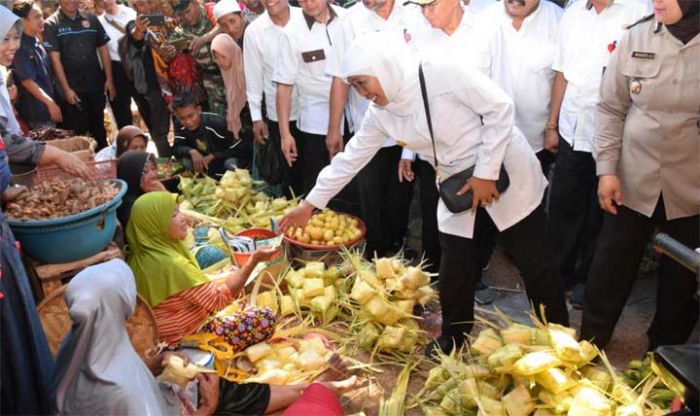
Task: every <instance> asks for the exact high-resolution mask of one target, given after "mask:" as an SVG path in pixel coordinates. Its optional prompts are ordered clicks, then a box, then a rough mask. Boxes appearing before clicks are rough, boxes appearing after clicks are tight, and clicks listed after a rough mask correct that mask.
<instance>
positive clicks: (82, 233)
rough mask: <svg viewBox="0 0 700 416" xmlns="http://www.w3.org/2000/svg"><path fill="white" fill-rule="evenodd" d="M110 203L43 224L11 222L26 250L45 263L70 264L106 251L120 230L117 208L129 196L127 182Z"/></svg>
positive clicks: (117, 180) (43, 221)
mask: <svg viewBox="0 0 700 416" xmlns="http://www.w3.org/2000/svg"><path fill="white" fill-rule="evenodd" d="M110 181H111V182H119V184H120V185H121V188H120V189H119V192H117V194H116V195H115V196H114V198H112V200H110V201H109V202H107V203H105V204H102V205H100V206H97V207H95V208H92V209H90V210H87V211H83V212H81V213H78V214H74V215H70V216H68V217H62V218H55V219H50V220H40V221H17V220H9V219H8V223H9V224H10V227H11V228H12V233H13V234H14V235H15V238H16V239H17V240H19V241H20V242H21V243H22V251H24V253H26V254H27V255H28V256H30V257H32V258H34V259H36V260H38V261H40V262H42V263H68V262H71V261H76V260H82V259H85V258H87V257H90V256H92V255H95V254H97V253H99V252H100V251H102V250H104V248H105V247H107V245H108V244H109V242H110V241H112V238H113V237H114V230H115V229H116V227H117V208H118V207H119V205H121V203H122V197H123V196H124V194H125V193H126V188H127V185H126V182H124V181H122V180H119V179H110Z"/></svg>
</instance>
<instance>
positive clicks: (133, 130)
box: [95, 126, 148, 162]
mask: <svg viewBox="0 0 700 416" xmlns="http://www.w3.org/2000/svg"><path fill="white" fill-rule="evenodd" d="M147 147H148V136H147V135H146V133H144V131H143V130H141V129H140V128H138V127H136V126H124V127H122V128H121V129H119V133H117V138H116V139H114V143H112V145H111V146H108V147H105V148H104V149H102V150H100V151H99V152H98V153H97V154H96V155H95V162H104V161H106V160H114V159H119V158H120V157H121V156H122V155H123V154H124V153H125V152H128V151H129V150H141V151H145V150H146V148H147Z"/></svg>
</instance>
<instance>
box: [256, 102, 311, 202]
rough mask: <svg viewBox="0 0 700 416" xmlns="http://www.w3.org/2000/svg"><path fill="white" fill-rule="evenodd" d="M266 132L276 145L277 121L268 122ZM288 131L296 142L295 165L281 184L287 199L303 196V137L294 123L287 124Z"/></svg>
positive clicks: (279, 136)
mask: <svg viewBox="0 0 700 416" xmlns="http://www.w3.org/2000/svg"><path fill="white" fill-rule="evenodd" d="M263 108H264V107H263ZM267 130H268V132H269V133H270V138H272V139H274V140H275V141H276V142H277V143H280V142H281V140H282V139H281V135H280V125H279V123H278V122H277V121H272V120H268V121H267ZM289 131H290V132H291V133H292V136H294V138H295V139H296V142H297V163H294V164H293V165H292V167H291V168H290V170H289V175H288V179H287V181H285V183H283V184H282V188H283V190H282V192H283V193H284V196H285V197H287V198H291V197H292V196H299V195H303V194H304V172H303V170H302V166H303V165H304V146H303V143H304V137H302V135H301V132H300V131H299V130H298V129H297V123H296V121H290V122H289Z"/></svg>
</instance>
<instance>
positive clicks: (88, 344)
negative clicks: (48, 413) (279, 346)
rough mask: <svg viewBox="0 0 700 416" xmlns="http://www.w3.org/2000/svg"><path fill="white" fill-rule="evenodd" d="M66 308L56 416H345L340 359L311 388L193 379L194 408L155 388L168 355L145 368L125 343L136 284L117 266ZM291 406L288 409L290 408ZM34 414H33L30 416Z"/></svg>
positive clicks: (76, 281) (93, 277) (348, 382)
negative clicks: (340, 395) (281, 414)
mask: <svg viewBox="0 0 700 416" xmlns="http://www.w3.org/2000/svg"><path fill="white" fill-rule="evenodd" d="M65 299H66V305H67V307H68V314H69V315H70V318H71V320H72V321H73V325H72V326H71V329H70V332H69V333H68V335H66V338H65V341H64V342H63V343H62V344H61V349H60V351H59V352H58V356H57V357H56V365H55V367H54V371H53V377H52V378H53V383H52V384H53V386H54V394H53V398H52V402H53V407H54V412H53V413H52V414H60V415H66V416H68V415H76V416H85V415H95V416H98V415H134V416H136V415H138V416H141V415H154V416H155V415H158V416H161V415H173V416H178V415H191V416H205V415H212V414H216V415H262V414H269V413H275V412H280V411H281V410H284V409H285V408H286V409H287V410H286V411H285V413H284V414H285V415H287V414H291V415H324V416H336V415H338V416H339V415H342V414H343V413H342V408H341V407H340V402H339V401H338V398H337V394H338V393H342V392H344V391H347V390H349V389H351V388H352V387H353V386H354V384H355V381H356V377H354V376H353V377H350V378H348V379H345V380H342V381H333V380H338V379H339V378H341V377H343V376H344V375H343V373H344V371H345V369H344V363H343V362H342V360H340V359H339V357H338V355H333V357H332V358H331V359H330V360H329V362H328V365H329V369H328V370H326V371H325V372H324V373H322V374H321V375H320V376H319V377H318V378H317V379H316V383H314V384H310V385H309V384H296V385H292V386H274V385H269V384H259V383H245V384H238V383H234V382H230V381H228V380H225V379H219V377H217V376H216V375H213V374H208V373H206V374H205V373H202V374H199V375H198V376H197V377H196V378H197V381H198V386H197V389H198V391H199V400H198V403H192V402H191V401H190V400H189V399H188V398H186V397H185V395H177V396H176V394H175V393H174V392H173V391H172V390H171V389H169V388H168V387H166V386H164V385H159V384H158V381H157V380H156V378H155V377H154V376H155V375H159V374H161V372H162V371H163V367H164V366H167V363H168V361H169V360H170V358H171V357H172V355H174V354H176V355H179V356H180V358H182V359H183V361H185V362H186V363H187V362H189V359H188V358H187V356H186V355H185V354H183V353H173V352H163V353H161V354H159V355H158V356H156V357H154V358H145V359H144V360H143V361H142V359H141V358H140V357H139V356H138V354H137V353H136V350H134V347H133V346H132V344H131V342H129V334H128V333H127V329H126V321H127V319H129V318H130V317H131V315H133V313H134V309H135V307H136V286H135V285H134V276H133V274H132V272H131V270H129V267H127V265H126V264H124V262H123V261H122V260H111V261H109V262H106V263H102V264H99V265H96V266H91V267H88V268H87V269H85V270H83V271H82V272H80V273H78V275H77V276H75V277H74V278H73V279H72V280H71V281H70V283H69V284H68V286H67V289H66V296H65ZM290 405H291V406H290ZM33 413H34V412H33Z"/></svg>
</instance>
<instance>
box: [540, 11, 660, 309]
mask: <svg viewBox="0 0 700 416" xmlns="http://www.w3.org/2000/svg"><path fill="white" fill-rule="evenodd" d="M646 10H647V5H646V4H644V3H642V2H638V1H634V0H588V1H584V0H579V1H576V2H575V3H572V4H571V5H570V6H569V7H568V8H567V9H566V11H565V12H564V15H563V16H562V19H561V26H560V27H561V31H560V36H559V39H560V42H559V48H558V50H557V54H556V57H555V59H554V64H553V65H552V67H553V69H554V70H555V71H556V75H555V78H554V83H553V85H552V104H551V108H550V112H549V118H548V120H547V130H546V132H545V138H544V148H545V149H548V150H550V151H551V152H554V153H556V154H557V156H556V164H555V166H554V176H553V178H552V187H551V191H550V207H549V219H548V220H549V223H548V228H549V240H550V241H551V243H552V246H553V247H554V248H555V249H556V253H557V255H558V261H559V267H560V274H561V277H562V279H564V287H565V288H567V289H573V293H572V295H571V304H572V306H573V307H574V308H577V309H578V308H580V307H581V306H582V303H583V295H584V288H585V280H586V277H587V276H588V270H589V269H590V265H591V261H592V259H593V252H594V250H595V243H596V240H597V238H598V232H599V230H600V225H601V220H602V211H601V210H600V207H599V206H598V197H597V190H598V178H597V176H596V166H595V160H594V159H593V156H592V154H591V151H592V149H593V134H594V133H595V128H596V119H595V114H596V103H597V102H598V89H599V88H600V82H601V79H602V76H603V71H605V67H606V66H607V64H608V60H609V58H610V54H611V53H612V51H613V50H614V49H615V47H616V44H617V41H618V39H620V38H621V37H622V35H623V33H624V31H625V29H624V27H625V25H628V24H631V23H634V22H635V21H637V20H638V19H639V18H641V17H642V16H644V15H645V13H646ZM560 136H561V137H560Z"/></svg>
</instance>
